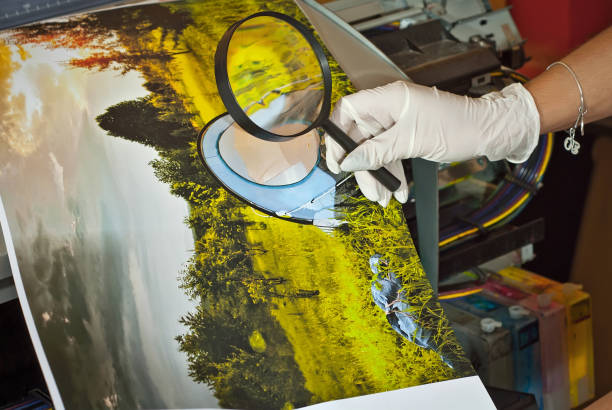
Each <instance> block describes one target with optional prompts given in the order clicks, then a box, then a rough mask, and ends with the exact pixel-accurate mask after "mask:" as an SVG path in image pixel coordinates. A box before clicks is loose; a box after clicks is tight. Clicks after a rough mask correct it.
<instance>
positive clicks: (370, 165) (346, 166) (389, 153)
mask: <svg viewBox="0 0 612 410" xmlns="http://www.w3.org/2000/svg"><path fill="white" fill-rule="evenodd" d="M400 128H401V127H400V126H399V125H394V126H393V127H391V128H389V129H388V130H386V131H384V132H382V133H380V134H379V135H377V136H376V137H374V138H371V139H369V140H367V141H365V142H364V143H363V144H361V145H359V146H358V147H357V148H355V149H354V150H353V151H352V152H350V153H349V154H348V155H347V156H346V157H345V158H344V160H342V162H341V163H340V169H341V170H342V171H347V172H351V171H364V170H368V169H378V168H380V167H382V166H383V165H385V164H389V163H392V162H395V161H396V160H398V159H402V156H403V153H405V152H411V151H412V148H411V147H399V146H397V144H398V143H399V141H400V139H399V138H397V133H398V132H402V130H401V129H400ZM405 143H413V142H412V141H411V139H408V142H406V141H405V142H404V144H405Z"/></svg>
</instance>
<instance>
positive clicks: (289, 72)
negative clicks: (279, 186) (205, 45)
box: [215, 11, 400, 192]
mask: <svg viewBox="0 0 612 410" xmlns="http://www.w3.org/2000/svg"><path fill="white" fill-rule="evenodd" d="M215 77H216V81H217V88H218V90H219V95H220V96H221V99H222V100H223V103H224V104H225V107H226V108H227V111H228V113H229V114H230V115H231V117H232V118H233V119H234V120H235V121H236V123H237V124H238V125H240V127H241V128H242V129H244V130H245V131H246V132H248V133H249V134H251V135H254V136H256V137H258V138H261V139H263V140H267V141H275V142H280V141H289V140H291V139H293V138H296V137H299V136H302V135H304V134H308V133H310V132H311V131H313V130H314V129H316V128H319V127H320V128H322V129H323V130H325V132H327V133H328V134H329V135H330V136H331V137H332V138H333V139H334V141H336V142H337V143H338V144H339V145H340V146H341V147H342V148H343V149H344V150H345V151H346V152H347V153H348V152H351V151H352V150H354V149H355V148H357V146H358V144H357V143H356V142H355V141H353V139H351V138H350V137H349V136H348V135H346V134H345V133H344V132H343V131H342V130H341V129H340V128H338V127H337V126H336V125H335V124H334V123H332V122H331V121H330V119H329V113H330V109H331V91H332V79H331V72H330V69H329V64H328V61H327V57H326V56H325V53H324V52H323V48H322V47H321V45H320V44H319V43H318V42H317V40H316V39H315V37H314V35H313V34H312V33H311V32H310V31H309V30H308V29H307V28H306V27H305V26H304V25H303V24H301V23H300V22H298V21H297V20H295V19H293V18H291V17H289V16H287V15H285V14H281V13H276V12H271V11H266V12H261V13H256V14H253V15H251V16H249V17H246V18H244V19H242V20H240V21H238V22H236V23H234V24H233V25H232V26H231V27H230V28H229V29H228V30H227V31H226V32H225V34H224V35H223V37H222V38H221V41H219V45H218V46H217V51H216V53H215ZM370 173H371V174H372V175H373V176H374V178H376V179H377V180H378V181H379V182H380V183H382V184H383V186H384V187H385V188H387V189H388V190H390V191H391V192H393V191H396V190H397V189H398V188H399V186H400V181H399V180H398V179H397V178H396V177H394V176H393V175H392V174H391V172H389V171H388V170H387V169H385V168H380V169H377V170H373V171H370Z"/></svg>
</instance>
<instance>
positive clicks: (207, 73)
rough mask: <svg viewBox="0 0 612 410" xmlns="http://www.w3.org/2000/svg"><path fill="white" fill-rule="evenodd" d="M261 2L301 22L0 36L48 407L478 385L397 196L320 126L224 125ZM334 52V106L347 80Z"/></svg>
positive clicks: (328, 396)
mask: <svg viewBox="0 0 612 410" xmlns="http://www.w3.org/2000/svg"><path fill="white" fill-rule="evenodd" d="M263 10H272V11H276V12H280V13H284V14H287V15H289V16H291V17H293V18H295V19H297V20H298V21H300V22H302V23H304V24H306V25H307V26H309V25H308V21H307V19H306V18H305V17H304V16H303V15H302V14H301V12H300V11H299V9H298V8H297V7H296V6H295V4H293V3H292V2H291V1H278V2H276V1H274V2H271V1H263V0H248V1H240V2H237V1H228V0H223V1H214V2H212V1H207V2H187V3H182V2H178V3H164V4H155V5H147V6H139V7H129V8H120V9H114V10H109V11H103V12H98V13H95V14H87V15H79V16H74V17H70V18H64V19H57V20H53V21H48V22H44V23H39V24H34V25H30V26H25V27H21V28H17V29H13V30H9V31H5V32H3V33H0V89H1V92H0V198H1V200H2V204H3V207H4V211H5V212H6V217H7V220H8V227H3V232H5V233H8V232H9V230H10V234H11V239H12V243H13V244H14V248H15V251H16V255H17V266H13V272H14V274H19V275H20V277H21V281H22V282H23V285H24V288H25V294H26V296H27V300H22V301H21V302H22V304H23V305H27V306H28V307H29V310H30V312H31V315H32V317H33V319H34V323H35V326H36V330H37V333H38V336H39V337H40V341H41V343H42V348H43V350H44V356H45V357H46V359H47V360H48V362H49V365H50V369H51V372H50V373H51V374H47V375H46V377H47V378H48V380H49V378H51V377H52V379H53V380H54V381H55V383H56V384H57V388H58V392H59V396H60V397H61V398H60V397H54V399H55V400H56V406H58V407H61V406H60V404H59V403H57V401H58V399H59V400H61V403H63V405H64V406H65V407H66V408H70V409H84V408H113V409H114V408H125V409H130V408H195V407H197V408H202V407H209V408H219V407H220V408H236V409H251V408H253V409H255V408H258V409H291V408H298V407H303V406H307V405H310V404H314V403H319V402H324V401H329V400H335V399H341V398H347V397H353V396H358V395H363V394H369V393H375V392H383V391H388V390H394V389H399V388H404V387H409V386H415V385H420V384H425V383H432V382H438V381H443V380H448V379H453V378H457V377H463V376H469V375H473V374H474V373H473V370H472V368H471V366H470V364H469V362H468V361H467V360H466V359H465V358H464V356H463V352H462V350H461V347H460V346H459V344H458V343H457V341H456V339H455V337H454V335H453V333H452V331H451V329H450V327H449V325H448V321H447V320H446V318H445V317H444V314H443V311H442V309H441V308H440V305H439V304H438V302H437V300H436V298H435V295H434V293H433V291H432V289H431V287H430V285H429V283H428V281H427V279H426V277H425V275H424V272H423V270H422V267H421V264H420V261H419V259H418V256H417V253H416V250H415V248H414V245H413V243H412V239H411V237H410V233H409V232H408V229H407V227H406V224H405V221H404V219H403V216H402V212H401V207H400V205H399V204H398V203H393V204H391V205H390V206H389V207H387V208H382V207H380V206H379V205H378V204H375V203H371V202H369V201H368V200H367V199H365V198H364V197H363V196H362V195H361V193H360V192H359V189H358V187H357V185H356V184H355V182H354V178H352V176H351V175H348V174H345V175H334V174H332V173H331V172H329V170H327V168H326V167H325V160H324V155H325V147H324V144H323V139H322V138H321V135H320V133H319V132H317V131H313V132H312V133H309V134H307V135H304V136H302V137H300V138H299V139H296V140H295V141H293V142H290V143H286V142H269V141H265V142H262V141H259V140H257V139H255V137H253V136H251V135H248V134H247V133H246V132H245V131H243V130H242V129H240V127H238V126H237V125H236V124H235V123H234V122H233V121H232V119H231V117H229V116H228V115H226V114H224V113H225V111H226V109H225V107H224V106H223V103H222V102H221V99H220V98H219V96H218V91H217V86H216V83H215V77H214V53H215V49H216V45H217V43H218V41H219V39H220V38H221V36H222V35H223V33H224V32H225V31H226V30H227V28H228V27H229V26H230V25H231V24H233V23H234V22H235V21H237V20H240V19H241V18H244V17H246V16H248V15H250V14H252V13H256V12H259V11H263ZM264 31H265V29H264ZM281 51H283V52H285V53H289V54H291V53H295V55H293V56H292V57H291V58H296V59H299V57H300V55H299V52H298V51H296V50H281ZM329 58H330V67H331V70H332V78H333V94H332V101H333V102H335V101H337V100H338V98H340V97H341V96H342V95H346V94H348V93H351V92H354V91H355V90H354V89H353V88H352V86H351V84H350V82H349V80H348V79H347V78H346V76H345V75H344V74H343V73H342V72H341V70H340V69H339V67H338V65H337V64H336V63H335V62H334V60H333V59H332V58H331V57H329ZM261 61H262V62H263V63H264V64H265V61H266V56H265V53H262V55H261ZM236 64H239V62H236ZM253 70H254V71H255V68H253ZM262 73H263V75H264V76H265V75H266V74H265V71H262ZM260 74H261V73H260ZM264 79H265V77H264ZM283 144H285V145H283ZM291 144H293V145H291ZM7 228H8V229H7ZM40 353H41V352H39V354H40Z"/></svg>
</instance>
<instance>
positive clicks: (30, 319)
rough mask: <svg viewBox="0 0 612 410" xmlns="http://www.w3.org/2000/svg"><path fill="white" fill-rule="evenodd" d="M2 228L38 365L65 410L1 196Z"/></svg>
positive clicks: (53, 397) (57, 403)
mask: <svg viewBox="0 0 612 410" xmlns="http://www.w3.org/2000/svg"><path fill="white" fill-rule="evenodd" d="M0 227H2V233H4V241H5V242H6V252H7V254H8V257H9V262H10V263H11V271H12V272H13V281H14V282H15V288H16V289H17V296H18V297H19V304H20V305H21V310H22V311H23V317H24V318H25V321H26V325H27V326H28V331H29V332H30V338H31V339H32V344H33V345H34V351H35V352H36V356H37V357H38V363H39V364H40V368H41V370H42V372H43V376H44V377H45V381H46V382H47V388H48V389H49V394H51V400H53V405H54V407H55V409H56V410H64V403H63V402H62V397H61V396H60V393H59V390H58V388H57V383H55V378H54V377H53V372H52V371H51V367H50V366H49V361H48V360H47V356H46V355H45V350H44V349H43V346H42V343H41V342H40V337H39V336H38V330H37V329H36V324H35V323H34V316H32V311H31V310H30V305H29V304H28V299H27V296H26V293H25V288H24V287H23V281H22V280H21V273H20V272H19V265H18V264H17V254H16V253H15V246H14V245H13V237H12V236H11V229H10V227H9V224H8V219H7V218H6V211H5V210H4V204H3V203H2V196H1V195H0Z"/></svg>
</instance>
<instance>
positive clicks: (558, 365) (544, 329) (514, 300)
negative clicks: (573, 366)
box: [484, 276, 571, 410]
mask: <svg viewBox="0 0 612 410" xmlns="http://www.w3.org/2000/svg"><path fill="white" fill-rule="evenodd" d="M484 288H485V289H487V290H488V291H489V292H491V293H490V294H492V295H494V296H495V297H496V299H499V300H500V301H502V302H503V303H505V304H519V305H521V306H523V307H525V308H527V309H528V310H529V311H530V312H531V313H532V314H534V315H535V316H536V317H537V318H538V326H539V333H540V357H541V359H542V395H543V408H544V409H545V410H569V409H570V407H571V405H570V395H569V370H568V351H567V340H566V331H567V329H566V326H565V306H563V305H562V304H560V303H558V302H555V301H554V300H553V298H552V295H550V294H539V295H536V294H534V293H528V292H523V291H521V290H520V289H517V288H515V287H512V286H510V285H506V284H504V283H501V282H500V281H499V279H497V280H496V277H495V276H493V277H492V278H489V279H488V280H487V282H486V283H485V284H484Z"/></svg>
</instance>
